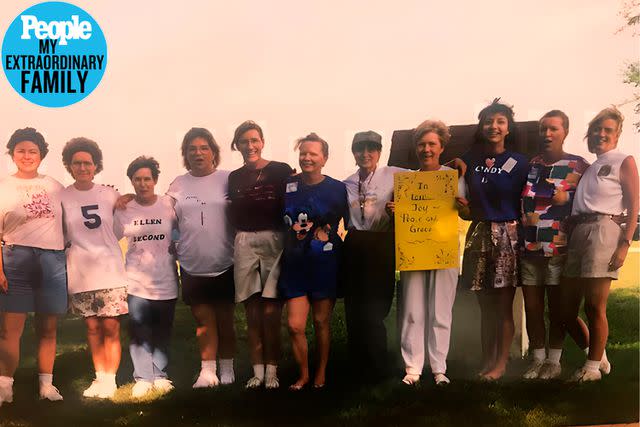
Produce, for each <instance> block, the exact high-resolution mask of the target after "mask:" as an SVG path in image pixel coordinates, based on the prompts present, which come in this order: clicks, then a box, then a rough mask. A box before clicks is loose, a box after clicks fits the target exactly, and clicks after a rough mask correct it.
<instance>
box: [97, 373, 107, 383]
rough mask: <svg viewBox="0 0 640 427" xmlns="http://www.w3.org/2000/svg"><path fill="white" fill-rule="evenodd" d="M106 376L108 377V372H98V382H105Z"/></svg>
mask: <svg viewBox="0 0 640 427" xmlns="http://www.w3.org/2000/svg"><path fill="white" fill-rule="evenodd" d="M105 375H106V372H104V371H96V380H98V381H102V380H104V376H105Z"/></svg>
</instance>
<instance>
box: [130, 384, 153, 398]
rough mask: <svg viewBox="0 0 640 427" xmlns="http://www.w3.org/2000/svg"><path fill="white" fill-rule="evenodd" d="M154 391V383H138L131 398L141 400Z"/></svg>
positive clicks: (132, 391) (134, 386) (132, 390)
mask: <svg viewBox="0 0 640 427" xmlns="http://www.w3.org/2000/svg"><path fill="white" fill-rule="evenodd" d="M152 389H153V383H151V382H149V381H136V383H135V384H134V385H133V388H132V389H131V397H133V398H141V397H143V396H144V395H146V394H147V393H149V392H151V390H152Z"/></svg>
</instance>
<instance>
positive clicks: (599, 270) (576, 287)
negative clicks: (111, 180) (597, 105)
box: [562, 107, 638, 382]
mask: <svg viewBox="0 0 640 427" xmlns="http://www.w3.org/2000/svg"><path fill="white" fill-rule="evenodd" d="M623 120H624V118H623V117H622V113H620V111H618V109H617V108H615V107H609V108H605V109H604V110H602V111H600V112H599V113H598V114H597V115H596V116H595V117H594V118H593V120H591V121H590V122H589V127H588V129H587V134H586V135H585V139H586V140H587V145H588V148H589V151H590V152H592V153H595V154H596V156H598V158H597V159H596V161H595V162H593V164H591V166H589V168H588V169H587V170H586V171H585V172H584V174H582V178H581V179H580V182H579V183H578V188H577V189H576V193H575V197H574V202H573V207H572V211H571V214H572V216H571V217H570V218H569V222H570V223H573V224H575V228H574V229H573V231H572V232H571V236H570V238H569V246H568V250H567V263H566V264H565V268H564V275H565V277H566V278H567V282H566V286H563V288H562V291H563V298H564V302H563V304H562V306H563V307H564V308H565V310H566V311H565V323H566V324H571V322H575V319H576V317H577V315H578V310H579V308H580V303H581V302H582V298H584V311H585V313H586V315H587V320H588V324H589V347H588V348H587V349H586V350H585V351H586V352H587V360H586V362H585V364H584V366H583V367H582V368H579V369H578V370H577V371H576V372H575V374H574V375H573V377H572V380H573V381H579V382H584V381H597V380H599V379H601V378H602V374H603V373H604V374H608V373H609V372H610V371H611V364H610V363H609V361H608V360H607V357H606V354H605V346H606V344H607V337H608V335H609V325H608V323H607V298H608V297H609V288H610V287H611V280H612V279H617V278H618V270H619V269H620V267H622V264H623V263H624V260H625V258H626V256H627V252H628V251H629V247H630V246H631V239H632V238H633V234H634V232H635V229H636V218H637V217H638V168H637V166H636V162H635V160H634V159H633V156H629V155H626V154H623V153H621V152H620V151H618V150H617V146H618V138H619V137H620V133H621V132H622V122H623Z"/></svg>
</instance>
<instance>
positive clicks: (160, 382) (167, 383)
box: [153, 378, 175, 394]
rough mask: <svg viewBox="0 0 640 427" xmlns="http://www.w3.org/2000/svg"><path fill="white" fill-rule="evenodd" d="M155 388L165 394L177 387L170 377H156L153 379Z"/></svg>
mask: <svg viewBox="0 0 640 427" xmlns="http://www.w3.org/2000/svg"><path fill="white" fill-rule="evenodd" d="M153 388H155V389H156V390H158V391H159V392H161V393H163V394H164V393H169V392H170V391H173V389H175V387H174V386H173V383H172V382H171V380H170V379H168V378H156V379H155V380H154V381H153Z"/></svg>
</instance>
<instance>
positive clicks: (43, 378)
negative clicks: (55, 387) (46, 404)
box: [38, 374, 53, 386]
mask: <svg viewBox="0 0 640 427" xmlns="http://www.w3.org/2000/svg"><path fill="white" fill-rule="evenodd" d="M38 383H39V384H40V385H41V386H42V385H45V384H53V374H38Z"/></svg>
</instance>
